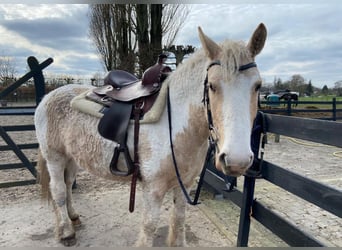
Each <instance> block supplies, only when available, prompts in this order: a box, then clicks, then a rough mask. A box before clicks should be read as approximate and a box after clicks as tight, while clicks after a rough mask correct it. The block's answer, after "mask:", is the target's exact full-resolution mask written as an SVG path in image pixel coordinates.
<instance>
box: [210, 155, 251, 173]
mask: <svg viewBox="0 0 342 250" xmlns="http://www.w3.org/2000/svg"><path fill="white" fill-rule="evenodd" d="M216 157H217V158H216V168H217V169H218V170H219V171H222V172H223V173H224V174H225V175H230V176H236V177H237V176H241V175H243V174H244V173H245V172H246V170H247V169H248V168H249V167H250V166H251V165H252V163H253V159H254V155H253V152H252V151H251V152H249V153H248V154H246V155H244V156H243V157H242V156H240V157H232V156H229V154H227V153H223V152H222V153H220V154H218V155H217V156H216Z"/></svg>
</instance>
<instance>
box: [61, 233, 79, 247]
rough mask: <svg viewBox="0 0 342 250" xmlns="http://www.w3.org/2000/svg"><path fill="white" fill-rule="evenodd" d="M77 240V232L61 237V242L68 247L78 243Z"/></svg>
mask: <svg viewBox="0 0 342 250" xmlns="http://www.w3.org/2000/svg"><path fill="white" fill-rule="evenodd" d="M76 242H77V240H76V235H75V234H72V235H70V236H67V237H64V238H61V243H62V244H63V245H64V246H66V247H71V246H74V245H75V244H76Z"/></svg>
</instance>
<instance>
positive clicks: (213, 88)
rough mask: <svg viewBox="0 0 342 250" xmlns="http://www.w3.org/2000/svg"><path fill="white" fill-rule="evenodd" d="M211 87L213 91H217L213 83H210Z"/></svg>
mask: <svg viewBox="0 0 342 250" xmlns="http://www.w3.org/2000/svg"><path fill="white" fill-rule="evenodd" d="M209 88H210V89H211V91H213V92H215V91H216V88H215V87H214V85H213V84H212V83H209Z"/></svg>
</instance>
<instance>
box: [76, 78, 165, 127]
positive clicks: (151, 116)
mask: <svg viewBox="0 0 342 250" xmlns="http://www.w3.org/2000/svg"><path fill="white" fill-rule="evenodd" d="M167 87H168V84H167V83H166V82H164V83H163V84H162V87H161V89H160V91H159V95H158V97H157V99H156V101H155V103H154V104H153V106H152V108H151V109H150V110H149V111H148V112H147V113H146V114H145V115H144V117H143V119H142V120H141V121H140V124H144V123H145V124H146V123H155V122H158V121H159V119H160V117H161V115H162V113H163V111H164V109H165V104H166V95H167ZM90 91H91V90H87V91H85V92H83V93H81V94H80V95H78V96H76V97H74V98H73V99H72V100H71V103H70V105H71V107H72V108H73V109H75V110H78V111H81V112H82V113H85V114H88V115H91V116H94V117H97V118H101V117H102V116H103V111H104V106H103V105H101V104H99V103H96V102H93V101H91V100H88V99H87V98H86V95H87V93H88V92H90Z"/></svg>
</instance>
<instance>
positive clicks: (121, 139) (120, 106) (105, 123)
mask: <svg viewBox="0 0 342 250" xmlns="http://www.w3.org/2000/svg"><path fill="white" fill-rule="evenodd" d="M131 113H132V105H131V104H127V103H122V102H116V103H115V105H112V106H111V107H110V108H108V110H106V112H105V113H104V115H103V117H102V118H101V120H100V122H99V124H98V127H97V128H98V131H99V133H100V135H101V136H103V137H104V138H106V139H109V140H112V141H115V142H117V143H119V144H122V145H123V144H125V143H126V136H127V128H128V124H129V120H130V117H131Z"/></svg>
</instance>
